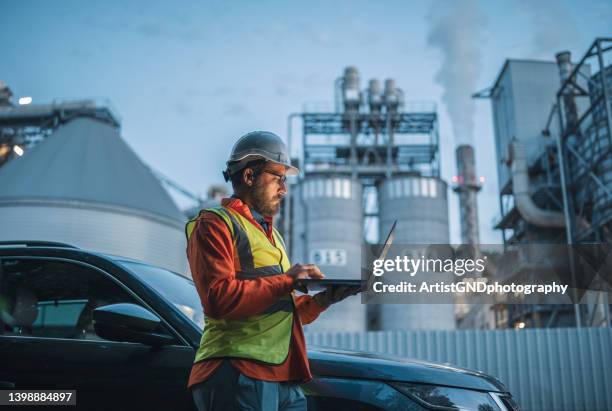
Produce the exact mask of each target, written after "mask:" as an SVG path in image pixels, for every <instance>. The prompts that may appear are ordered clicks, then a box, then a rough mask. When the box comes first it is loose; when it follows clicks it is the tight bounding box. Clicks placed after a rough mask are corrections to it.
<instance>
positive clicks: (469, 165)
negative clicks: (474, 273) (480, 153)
mask: <svg viewBox="0 0 612 411" xmlns="http://www.w3.org/2000/svg"><path fill="white" fill-rule="evenodd" d="M455 155H456V159H457V176H456V177H455V178H454V179H453V180H456V181H455V183H456V185H455V187H454V191H455V192H456V193H458V194H459V212H460V217H461V242H462V243H463V244H468V245H471V246H473V247H474V250H475V252H476V253H478V249H479V243H480V238H479V232H478V203H477V198H476V194H477V193H478V191H480V188H481V186H480V184H479V182H478V180H477V179H476V161H475V159H474V158H475V157H474V147H472V146H471V145H468V144H462V145H460V146H458V147H457V149H456V150H455Z"/></svg>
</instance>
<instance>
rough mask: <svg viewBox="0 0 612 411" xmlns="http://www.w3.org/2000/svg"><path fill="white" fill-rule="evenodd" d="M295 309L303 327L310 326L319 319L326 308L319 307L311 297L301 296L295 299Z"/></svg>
mask: <svg viewBox="0 0 612 411" xmlns="http://www.w3.org/2000/svg"><path fill="white" fill-rule="evenodd" d="M294 301H295V309H296V311H297V313H298V316H299V317H300V322H301V323H302V325H306V324H310V323H311V322H313V321H314V320H316V319H317V317H318V316H319V314H321V313H322V312H323V311H325V308H324V307H322V306H321V305H319V303H317V302H316V301H315V299H314V298H312V296H310V295H301V296H299V297H296V298H295V300H294Z"/></svg>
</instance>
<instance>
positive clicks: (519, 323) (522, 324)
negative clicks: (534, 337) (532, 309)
mask: <svg viewBox="0 0 612 411" xmlns="http://www.w3.org/2000/svg"><path fill="white" fill-rule="evenodd" d="M514 328H517V329H523V328H525V323H524V322H523V321H521V322H518V323H516V324H515V326H514Z"/></svg>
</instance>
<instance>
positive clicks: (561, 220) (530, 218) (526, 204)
mask: <svg viewBox="0 0 612 411" xmlns="http://www.w3.org/2000/svg"><path fill="white" fill-rule="evenodd" d="M509 153H510V161H511V163H512V164H511V170H512V191H513V194H514V203H515V204H516V208H517V210H518V211H519V213H520V214H521V216H522V217H523V218H524V219H525V221H527V222H528V223H529V224H533V225H535V226H538V227H557V228H563V227H565V216H564V215H563V213H560V212H558V211H552V210H544V209H542V208H540V207H538V206H537V205H536V204H535V203H534V202H533V200H532V199H531V195H530V194H529V173H528V169H527V150H526V149H525V146H524V145H523V144H522V143H520V142H519V141H518V140H514V141H513V142H512V143H511V144H510V150H509Z"/></svg>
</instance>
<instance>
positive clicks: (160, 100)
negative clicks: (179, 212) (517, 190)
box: [0, 0, 612, 243]
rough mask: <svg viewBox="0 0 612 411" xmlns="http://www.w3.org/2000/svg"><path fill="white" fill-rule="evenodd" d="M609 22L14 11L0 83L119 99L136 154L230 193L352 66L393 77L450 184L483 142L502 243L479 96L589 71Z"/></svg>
mask: <svg viewBox="0 0 612 411" xmlns="http://www.w3.org/2000/svg"><path fill="white" fill-rule="evenodd" d="M611 23H612V2H611V1H609V0H587V1H580V2H578V1H567V0H557V1H548V0H546V1H540V0H534V1H527V0H516V1H480V2H478V1H475V0H474V1H472V0H465V1H464V0H456V1H439V2H433V1H383V2H373V1H369V2H366V1H333V2H332V1H327V2H324V1H309V2H286V1H257V2H246V1H244V2H238V1H236V2H228V1H210V2H206V1H198V2H196V1H193V2H186V1H184V2H154V1H146V2H145V1H129V2H126V1H104V2H83V1H64V0H61V1H8V0H2V1H0V50H2V54H1V57H0V80H3V81H5V82H6V83H7V84H8V85H9V86H10V87H11V89H12V90H13V92H14V93H15V96H16V97H20V96H31V97H32V98H33V102H34V103H48V102H51V101H52V100H54V99H83V98H92V97H93V98H107V99H109V100H110V102H111V103H112V106H113V107H114V109H115V110H116V111H117V112H118V113H119V115H120V117H121V120H122V135H123V136H124V138H125V140H126V141H127V142H128V144H129V145H130V146H131V147H132V148H133V149H134V150H135V151H136V152H137V153H138V155H139V156H140V157H141V158H142V159H143V160H144V161H145V162H146V163H148V164H149V165H150V166H152V167H153V168H154V169H156V170H158V171H160V172H161V173H163V174H164V175H166V176H168V177H170V178H171V179H173V180H174V181H176V182H178V183H179V184H181V185H183V186H184V187H186V188H187V189H189V190H190V191H192V192H195V193H199V194H201V195H205V192H206V189H207V188H208V186H209V185H211V184H215V183H222V182H223V180H222V177H221V170H222V168H223V167H224V163H225V161H226V159H227V156H228V153H229V151H230V149H231V146H232V144H233V143H234V141H235V140H236V139H237V138H238V137H239V136H240V135H242V134H244V133H246V132H248V131H252V130H257V129H261V130H270V131H273V132H276V133H278V134H279V135H281V136H283V138H284V137H285V136H286V130H287V116H288V115H289V114H290V113H292V112H299V111H301V110H302V107H303V104H304V103H309V102H325V101H327V102H330V103H331V101H332V100H333V84H334V80H335V79H336V78H337V77H338V76H339V75H340V74H341V73H342V70H343V68H344V67H346V66H348V65H353V66H356V67H357V68H358V69H359V71H360V73H361V79H362V88H365V86H366V84H367V80H368V79H370V78H372V77H376V78H379V79H381V80H384V79H385V78H388V77H392V78H395V79H396V80H397V83H398V85H399V87H401V88H402V89H403V90H404V92H405V94H406V99H407V100H408V101H411V100H416V101H423V100H425V101H434V102H436V103H437V105H438V113H439V124H440V138H441V145H442V148H441V154H442V177H443V178H444V179H445V180H446V181H447V182H450V179H451V176H452V175H453V174H454V173H455V160H454V147H455V145H456V142H457V141H471V143H472V144H474V146H475V148H476V155H477V160H476V161H477V170H478V174H479V175H483V176H485V177H486V181H485V184H484V188H483V190H482V191H481V194H480V197H479V207H480V229H481V242H482V243H499V242H501V236H500V234H499V232H496V231H494V230H492V228H491V221H492V219H493V218H494V217H495V216H496V215H497V214H498V213H499V210H498V200H497V190H498V187H497V176H496V169H495V151H494V145H493V127H492V119H491V110H490V103H489V102H488V101H486V100H476V101H474V100H471V99H469V94H468V95H466V90H468V93H469V92H475V91H478V90H480V89H484V88H486V87H488V86H490V85H492V83H493V81H494V80H495V78H496V76H497V74H498V73H499V71H500V69H501V67H502V64H503V62H504V60H505V59H507V58H524V59H527V58H529V59H533V58H534V59H543V60H551V61H552V60H554V54H555V53H556V52H558V51H560V50H570V51H571V52H572V54H573V56H574V59H575V60H577V59H579V58H581V57H582V55H583V54H584V52H585V51H586V49H587V47H588V46H589V45H590V44H591V43H592V42H593V40H594V39H595V38H596V37H605V36H607V37H610V36H612V24H611ZM446 47H450V48H449V49H445V48H446ZM449 50H450V52H449ZM457 50H458V51H457ZM445 53H446V54H445ZM453 61H456V63H457V64H458V65H460V67H461V68H462V70H463V72H462V73H460V74H459V76H460V77H459V78H463V77H461V76H466V77H465V78H466V79H467V80H465V81H463V80H459V81H455V82H454V83H461V84H452V83H453V81H451V82H450V83H449V81H448V80H449V79H453V78H456V77H453V73H449V72H448V68H449V67H452V66H451V65H450V64H449V63H451V62H453ZM457 87H458V88H457ZM463 99H465V101H463ZM472 104H473V106H472ZM452 107H454V108H452ZM472 107H473V110H472ZM449 112H450V113H451V114H450V115H449ZM453 113H454V114H453ZM451 117H452V118H454V119H455V120H454V121H453V120H452V118H451ZM296 130H297V128H296ZM455 134H460V135H455ZM298 135H299V133H298ZM449 199H450V201H449V210H450V220H451V240H452V241H453V242H459V221H458V209H457V200H456V195H455V194H454V193H453V192H452V191H450V190H449ZM176 200H177V202H178V204H179V205H180V206H187V205H190V202H189V201H188V200H186V199H185V198H181V197H180V196H177V197H176Z"/></svg>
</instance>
